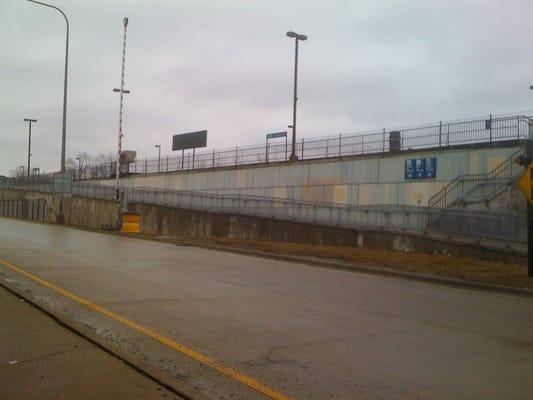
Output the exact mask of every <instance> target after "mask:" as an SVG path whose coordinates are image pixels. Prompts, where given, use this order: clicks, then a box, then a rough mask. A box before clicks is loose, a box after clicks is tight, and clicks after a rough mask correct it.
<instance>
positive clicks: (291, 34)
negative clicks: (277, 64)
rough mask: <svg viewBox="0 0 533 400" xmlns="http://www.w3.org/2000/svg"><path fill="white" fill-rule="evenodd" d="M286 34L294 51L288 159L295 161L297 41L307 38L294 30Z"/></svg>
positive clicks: (296, 158)
mask: <svg viewBox="0 0 533 400" xmlns="http://www.w3.org/2000/svg"><path fill="white" fill-rule="evenodd" d="M287 36H288V37H291V38H294V42H295V48H294V49H295V52H294V96H293V104H292V148H291V155H290V157H289V161H297V160H298V156H297V155H296V102H297V101H298V42H299V41H300V40H307V36H306V35H301V34H299V33H296V32H292V31H290V32H287Z"/></svg>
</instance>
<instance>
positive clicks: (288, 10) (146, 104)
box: [0, 0, 533, 174]
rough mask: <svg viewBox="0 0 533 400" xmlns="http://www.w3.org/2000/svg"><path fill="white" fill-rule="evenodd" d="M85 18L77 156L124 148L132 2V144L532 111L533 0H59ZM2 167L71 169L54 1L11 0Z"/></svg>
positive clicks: (5, 0)
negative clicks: (201, 132) (197, 133)
mask: <svg viewBox="0 0 533 400" xmlns="http://www.w3.org/2000/svg"><path fill="white" fill-rule="evenodd" d="M52 4H55V5H57V6H59V7H61V8H62V9H63V10H64V11H65V13H66V14H67V16H68V17H69V19H70V25H71V32H70V58H69V64H70V68H69V99H68V115H67V118H68V123H67V133H68V137H67V157H74V156H75V155H76V154H77V153H79V152H87V153H91V154H98V153H102V152H111V151H115V149H116V141H117V139H116V135H117V126H118V95H117V94H115V93H113V92H112V89H113V88H114V87H118V86H119V84H120V64H121V46H122V19H123V17H124V16H128V17H129V19H130V23H129V26H128V42H127V54H126V78H125V79H126V88H127V89H129V90H131V94H129V95H126V99H125V113H124V118H125V122H124V131H125V135H126V136H125V146H124V147H125V148H126V149H131V150H136V151H137V154H138V156H140V157H145V156H154V155H156V149H155V148H154V144H161V145H162V153H163V154H167V153H171V151H170V146H171V135H172V134H174V133H179V132H186V131H191V130H198V129H208V130H209V134H208V144H209V147H211V148H214V147H215V148H221V147H231V146H236V145H248V144H256V143H262V142H263V141H264V135H265V133H266V132H272V131H279V130H285V129H286V126H287V124H288V123H290V121H291V118H292V105H291V102H292V82H293V81H292V79H293V75H292V74H293V62H294V61H293V57H294V42H293V40H292V39H289V38H287V37H286V36H285V33H286V32H287V31H288V30H295V31H297V32H300V33H304V34H307V35H308V36H309V40H308V41H307V42H304V43H302V45H301V47H300V49H301V50H300V75H299V111H298V136H300V137H301V136H305V137H312V136H324V135H329V134H338V133H339V132H357V131H365V130H369V129H381V128H383V127H385V128H392V127H397V126H403V125H417V124H420V123H425V122H433V121H439V120H447V119H460V118H464V117H477V116H485V115H488V114H489V113H493V114H509V113H514V112H528V110H529V112H532V113H533V111H532V110H533V92H530V91H528V89H527V88H528V86H529V84H533V40H532V39H533V24H532V23H531V15H533V2H532V1H530V0H529V1H528V0H523V1H522V0H507V1H503V0H502V1H491V0H477V1H475V0H472V1H466V0H463V1H453V0H451V1H450V0H447V1H442V0H434V1H429V0H423V1H416V0H411V1H408V0H404V1H401V0H398V1H393V0H391V1H379V2H378V1H362V0H351V1H340V0H329V1H314V0H302V1H290V0H280V1H278V0H271V1H245V0H241V1H214V0H211V1H206V0H203V1H202V0H200V1H198V0H182V1H178V0H154V1H141V0H137V1H134V0H113V1H109V0H92V1H78V0H71V1H66V0H57V1H54V2H53V3H52ZM0 38H1V41H2V45H1V47H0V93H1V97H0V123H1V125H0V174H8V172H9V171H10V170H12V169H14V168H15V167H16V166H18V165H23V164H25V163H26V154H27V139H28V138H27V124H26V123H24V122H23V119H24V118H36V119H38V120H39V122H38V123H37V124H36V125H35V127H34V130H33V145H32V149H33V158H32V164H33V166H36V167H40V168H41V169H45V170H46V171H53V170H57V169H59V160H60V143H61V110H62V93H63V63H64V46H65V43H64V39H65V24H64V21H63V19H62V17H61V16H60V15H59V14H58V13H57V12H55V11H54V10H52V9H49V8H45V7H42V6H37V5H34V4H31V3H28V2H27V1H24V0H1V1H0Z"/></svg>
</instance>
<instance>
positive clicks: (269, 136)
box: [267, 131, 287, 139]
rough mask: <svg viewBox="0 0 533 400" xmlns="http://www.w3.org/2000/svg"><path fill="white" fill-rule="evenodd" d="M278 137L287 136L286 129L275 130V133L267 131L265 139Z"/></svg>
mask: <svg viewBox="0 0 533 400" xmlns="http://www.w3.org/2000/svg"><path fill="white" fill-rule="evenodd" d="M279 137H287V131H285V132H275V133H267V139H275V138H279Z"/></svg>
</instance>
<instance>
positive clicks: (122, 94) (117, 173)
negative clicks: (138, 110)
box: [113, 17, 130, 200]
mask: <svg viewBox="0 0 533 400" xmlns="http://www.w3.org/2000/svg"><path fill="white" fill-rule="evenodd" d="M123 25H124V40H123V42H122V72H121V75H120V89H113V92H119V93H120V111H119V122H118V152H117V163H116V169H115V196H116V197H115V198H116V199H117V200H118V199H119V198H120V192H119V188H118V183H119V177H120V154H121V153H122V137H123V136H124V135H123V134H122V104H123V101H124V94H125V93H126V94H128V93H129V92H130V91H129V90H124V65H125V63H126V31H127V29H128V18H127V17H125V18H124V20H123Z"/></svg>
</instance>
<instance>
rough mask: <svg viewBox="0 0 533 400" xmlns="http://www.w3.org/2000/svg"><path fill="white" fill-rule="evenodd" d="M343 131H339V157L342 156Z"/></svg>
mask: <svg viewBox="0 0 533 400" xmlns="http://www.w3.org/2000/svg"><path fill="white" fill-rule="evenodd" d="M341 143H342V133H339V158H341V155H342V145H341Z"/></svg>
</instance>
